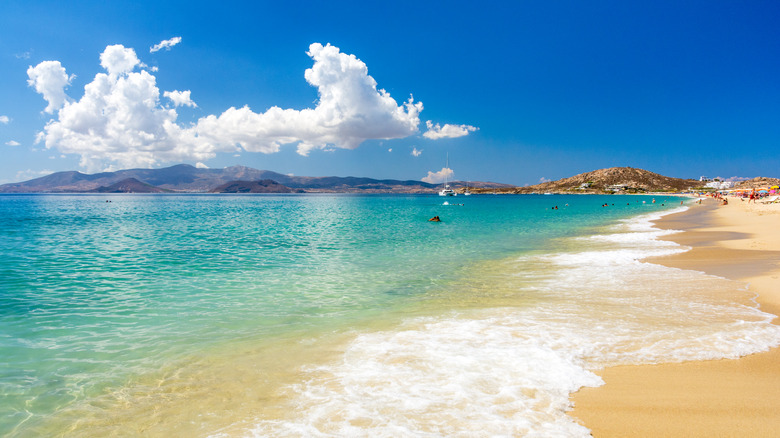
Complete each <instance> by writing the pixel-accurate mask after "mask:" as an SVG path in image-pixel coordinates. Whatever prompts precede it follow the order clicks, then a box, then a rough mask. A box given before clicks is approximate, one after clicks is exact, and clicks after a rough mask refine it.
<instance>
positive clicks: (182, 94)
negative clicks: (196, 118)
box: [163, 90, 198, 108]
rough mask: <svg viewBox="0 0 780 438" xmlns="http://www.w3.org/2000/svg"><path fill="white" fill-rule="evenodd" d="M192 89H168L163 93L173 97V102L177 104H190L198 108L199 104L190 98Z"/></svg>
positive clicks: (169, 97) (170, 97)
mask: <svg viewBox="0 0 780 438" xmlns="http://www.w3.org/2000/svg"><path fill="white" fill-rule="evenodd" d="M190 93H191V92H190V90H187V91H176V90H173V91H166V92H164V93H163V96H165V97H167V98H168V99H171V102H173V104H174V105H175V106H190V107H193V108H197V106H198V105H196V104H195V102H193V101H192V99H191V98H190Z"/></svg>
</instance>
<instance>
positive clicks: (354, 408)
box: [250, 215, 780, 437]
mask: <svg viewBox="0 0 780 438" xmlns="http://www.w3.org/2000/svg"><path fill="white" fill-rule="evenodd" d="M657 217H658V216H657V215H646V216H643V217H640V218H634V219H632V220H631V221H626V222H623V223H621V224H618V225H617V226H616V227H615V228H614V229H613V230H611V231H610V233H609V234H604V235H598V236H591V237H588V238H584V239H579V240H578V242H579V243H581V244H582V245H581V247H580V249H579V250H576V249H575V250H572V251H570V252H565V253H557V254H547V255H541V256H525V257H522V258H518V259H517V260H516V262H515V264H514V269H515V272H508V273H506V278H504V279H503V280H502V281H505V282H507V284H510V285H514V286H512V287H516V288H517V289H519V290H520V292H522V293H521V294H519V295H523V296H532V297H534V300H532V301H533V305H526V306H523V305H519V306H518V307H502V308H492V309H479V310H468V311H461V312H460V313H452V314H447V315H442V316H439V317H429V318H410V319H409V320H407V321H405V322H404V323H403V324H402V325H401V326H399V327H398V328H397V329H396V330H387V331H380V332H371V333H362V334H359V335H357V336H356V337H355V338H354V340H353V341H352V342H351V343H350V344H349V345H348V346H347V347H346V349H345V351H344V354H343V356H342V357H341V359H339V360H337V361H336V362H334V363H329V364H324V365H321V366H317V367H311V368H307V369H304V370H302V373H303V374H304V375H305V376H306V378H305V379H304V381H303V382H302V383H300V384H298V385H295V386H292V387H290V388H288V392H289V394H290V395H291V398H292V400H293V401H292V406H290V412H291V414H290V416H289V417H288V418H286V419H283V420H274V421H262V422H260V423H259V424H257V426H256V427H255V428H254V429H253V430H252V431H251V433H250V434H251V435H255V436H314V437H317V436H372V437H373V436H379V437H382V436H387V437H390V436H393V437H395V436H422V437H428V436H431V437H433V436H437V437H438V436H456V437H457V436H469V437H471V436H531V437H533V436H544V437H551V436H552V437H555V436H561V437H572V436H589V431H588V430H587V429H586V428H585V427H583V426H581V425H579V424H577V423H576V422H575V421H574V420H573V419H571V418H570V417H568V416H567V415H566V411H567V409H568V408H569V406H570V405H569V395H570V394H571V393H572V392H573V391H576V390H577V389H579V388H581V387H583V386H598V385H600V384H601V383H602V381H601V379H600V378H599V377H598V376H596V375H595V374H594V373H593V372H592V371H593V370H596V369H598V368H601V367H604V366H611V365H617V364H641V363H660V362H676V361H684V360H704V359H717V358H736V357H739V356H743V355H746V354H750V353H753V352H758V351H762V350H766V349H768V348H771V347H773V346H777V345H778V344H780V327H778V326H775V325H772V324H770V321H771V319H772V315H769V314H766V313H763V312H761V311H760V310H758V309H757V308H756V307H755V306H751V305H746V304H744V303H735V302H733V301H732V300H731V299H730V298H729V297H731V296H734V294H735V292H737V294H738V293H740V291H741V292H742V293H744V294H745V296H746V297H748V296H749V292H748V291H747V290H746V289H745V287H744V285H742V284H740V283H737V282H733V281H730V280H726V279H723V278H719V277H715V276H709V275H705V274H703V273H700V272H694V271H686V270H680V269H673V268H667V267H664V266H660V265H655V264H650V263H645V262H642V259H644V258H646V257H649V256H655V255H664V254H672V253H675V252H680V251H685V250H686V249H685V248H683V247H681V246H679V245H677V244H674V243H671V242H664V241H660V240H657V237H658V236H660V235H662V234H664V233H667V232H664V231H660V230H657V229H654V228H652V226H651V222H652V221H653V220H655V219H657ZM594 246H596V247H598V249H595V250H594V249H593V247H594ZM492 280H493V281H495V280H496V279H495V278H493V279H492ZM512 282H515V283H512ZM745 302H747V303H749V300H747V299H746V300H745Z"/></svg>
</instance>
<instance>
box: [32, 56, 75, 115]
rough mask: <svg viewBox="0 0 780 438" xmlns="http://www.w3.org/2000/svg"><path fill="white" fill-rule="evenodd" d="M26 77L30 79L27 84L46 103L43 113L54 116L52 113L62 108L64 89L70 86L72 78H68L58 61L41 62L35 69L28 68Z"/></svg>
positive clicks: (64, 98)
mask: <svg viewBox="0 0 780 438" xmlns="http://www.w3.org/2000/svg"><path fill="white" fill-rule="evenodd" d="M27 77H29V78H30V79H28V80H27V84H28V85H29V86H31V87H34V88H35V91H36V92H38V93H39V94H41V95H43V98H44V99H45V100H46V102H48V105H47V106H46V109H44V111H46V112H47V113H49V114H54V111H56V110H58V109H60V108H62V105H63V104H64V103H65V100H66V99H67V96H66V95H65V87H67V86H68V85H70V81H71V80H72V79H73V76H68V74H67V73H66V72H65V68H64V67H63V66H62V64H60V62H59V61H43V62H42V63H40V64H38V65H36V66H35V67H33V66H30V67H29V68H28V69H27Z"/></svg>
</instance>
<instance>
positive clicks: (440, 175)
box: [422, 167, 455, 184]
mask: <svg viewBox="0 0 780 438" xmlns="http://www.w3.org/2000/svg"><path fill="white" fill-rule="evenodd" d="M454 174H455V172H453V171H452V169H450V168H448V167H442V169H441V170H440V171H438V172H431V171H428V176H426V177H425V178H423V179H422V181H423V182H427V183H428V184H439V183H443V182H444V181H446V180H451V179H452V176H453V175H454Z"/></svg>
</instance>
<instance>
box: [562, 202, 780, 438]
mask: <svg viewBox="0 0 780 438" xmlns="http://www.w3.org/2000/svg"><path fill="white" fill-rule="evenodd" d="M656 225H657V226H658V227H659V228H663V229H675V230H684V232H683V233H678V234H674V235H671V236H668V239H669V240H672V241H675V242H677V243H680V244H682V245H685V246H689V247H691V248H692V249H691V250H690V251H688V252H685V253H682V254H677V255H673V256H669V257H663V258H656V259H649V260H647V261H650V262H652V263H659V264H662V265H665V266H670V267H676V268H682V269H694V270H697V271H703V272H706V273H708V274H713V275H718V276H721V277H726V278H730V279H734V280H740V281H743V282H746V283H748V284H749V290H751V291H753V292H756V293H757V294H758V298H757V301H758V303H759V304H760V306H761V309H762V310H763V311H765V312H769V313H772V314H775V315H777V314H780V204H773V205H761V204H759V205H754V204H747V201H739V200H734V199H729V205H726V206H722V205H718V203H716V202H715V201H714V200H711V199H707V200H705V201H704V202H703V203H702V204H701V205H698V204H697V205H691V208H690V209H689V210H688V211H687V212H684V213H679V214H675V215H670V216H667V217H665V218H664V219H662V220H660V221H658V223H657V224H656ZM774 323H776V324H777V323H778V319H775V321H774ZM598 374H599V375H601V376H602V378H603V379H604V381H605V382H606V384H605V385H604V386H602V387H599V388H583V389H582V390H580V391H579V392H577V393H576V394H574V395H573V397H572V401H573V403H574V405H575V407H574V410H573V411H572V412H571V413H570V414H571V415H572V416H573V417H575V418H577V419H578V421H580V422H581V423H582V424H584V425H585V426H586V427H588V428H589V429H590V430H591V431H592V434H593V436H594V437H632V436H635V437H640V436H641V437H645V436H652V437H692V436H707V437H747V436H750V437H777V436H780V349H778V348H775V349H772V350H771V351H768V352H764V353H757V354H753V355H750V356H747V357H743V358H741V359H737V360H717V361H701V362H686V363H679V364H663V365H644V366H624V367H614V368H608V369H606V370H603V371H601V372H599V373H598Z"/></svg>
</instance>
